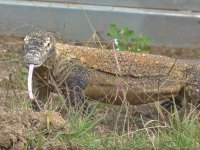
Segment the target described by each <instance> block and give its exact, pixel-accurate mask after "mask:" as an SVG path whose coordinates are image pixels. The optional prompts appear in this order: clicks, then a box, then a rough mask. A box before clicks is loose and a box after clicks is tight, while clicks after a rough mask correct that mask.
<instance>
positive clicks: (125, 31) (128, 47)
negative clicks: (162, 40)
mask: <svg viewBox="0 0 200 150" xmlns="http://www.w3.org/2000/svg"><path fill="white" fill-rule="evenodd" d="M107 35H108V36H109V37H110V38H112V39H113V40H114V44H115V49H116V50H120V51H132V52H139V51H148V50H149V48H148V44H149V43H150V42H151V39H150V38H149V37H146V36H143V35H136V34H135V32H134V31H133V30H130V29H129V28H128V27H124V28H119V27H118V26H117V25H115V24H111V25H110V26H109V29H108V32H107Z"/></svg>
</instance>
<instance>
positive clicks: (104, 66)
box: [23, 30, 200, 105]
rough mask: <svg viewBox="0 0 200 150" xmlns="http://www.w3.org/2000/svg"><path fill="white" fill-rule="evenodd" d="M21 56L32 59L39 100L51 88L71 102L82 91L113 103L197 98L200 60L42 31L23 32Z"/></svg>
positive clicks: (79, 100) (81, 97)
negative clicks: (63, 38)
mask: <svg viewBox="0 0 200 150" xmlns="http://www.w3.org/2000/svg"><path fill="white" fill-rule="evenodd" d="M23 57H24V63H25V64H26V65H27V66H29V65H30V64H34V72H33V83H34V84H35V85H36V87H37V88H38V89H39V90H38V95H37V96H38V99H40V100H47V99H48V98H47V97H48V95H49V93H50V92H52V91H54V92H58V91H60V93H61V94H62V95H63V96H64V98H65V99H68V102H70V103H71V105H76V104H79V103H83V102H84V101H85V96H86V97H88V98H89V99H91V100H97V101H100V102H103V103H111V104H116V105H121V104H123V103H128V104H130V105H139V104H146V103H150V102H153V101H158V100H165V99H172V98H175V99H176V100H177V101H178V102H180V103H182V101H183V99H184V98H185V97H187V101H188V102H195V103H196V102H197V101H198V99H199V93H200V83H199V75H200V63H198V62H196V63H193V62H190V61H185V60H178V59H174V58H169V57H166V56H160V55H153V54H144V53H133V52H128V51H116V50H103V49H98V48H90V47H83V46H74V45H69V44H63V43H59V42H56V40H55V37H54V35H53V33H51V32H47V31H41V30H40V31H33V32H31V33H29V34H27V35H26V37H25V38H24V45H23ZM52 83H54V84H52ZM86 105H87V103H86Z"/></svg>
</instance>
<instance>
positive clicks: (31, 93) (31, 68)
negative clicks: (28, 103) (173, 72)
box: [28, 64, 34, 99]
mask: <svg viewBox="0 0 200 150" xmlns="http://www.w3.org/2000/svg"><path fill="white" fill-rule="evenodd" d="M33 68H34V64H30V65H29V71H28V95H29V98H30V99H33V98H34V97H33V91H32V77H33Z"/></svg>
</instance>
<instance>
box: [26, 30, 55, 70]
mask: <svg viewBox="0 0 200 150" xmlns="http://www.w3.org/2000/svg"><path fill="white" fill-rule="evenodd" d="M54 42H55V38H54V36H53V34H52V33H51V32H45V31H34V32H31V33H29V34H28V35H26V37H25V38H24V46H23V57H24V62H25V64H26V65H27V66H29V64H34V66H35V67H39V66H41V65H44V64H45V63H46V62H48V61H47V60H51V59H52V58H54V56H52V55H54V54H55V50H54ZM51 61H53V60H51ZM52 63H53V62H52Z"/></svg>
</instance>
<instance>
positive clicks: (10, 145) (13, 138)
mask: <svg viewBox="0 0 200 150" xmlns="http://www.w3.org/2000/svg"><path fill="white" fill-rule="evenodd" d="M53 130H56V131H59V132H68V131H69V130H70V126H69V124H68V122H67V121H66V120H64V119H63V118H62V117H61V116H60V114H59V113H57V112H54V111H40V112H34V111H33V110H31V109H29V110H13V109H8V108H0V139H1V140H0V149H15V150H21V149H23V148H25V147H27V148H31V142H30V135H31V136H33V135H34V134H37V133H39V132H40V131H45V132H46V133H45V134H46V135H48V136H49V134H51V133H52V131H53ZM53 143H55V144H53ZM53 143H51V144H49V141H45V140H44V141H43V142H42V146H44V147H43V149H49V146H50V147H52V148H53V146H54V145H55V146H57V147H58V146H59V147H64V148H63V149H66V145H64V144H63V143H61V142H59V141H54V142H53ZM61 145H62V146H61Z"/></svg>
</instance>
